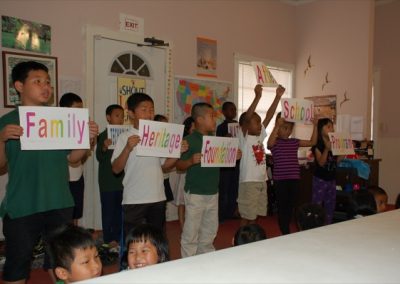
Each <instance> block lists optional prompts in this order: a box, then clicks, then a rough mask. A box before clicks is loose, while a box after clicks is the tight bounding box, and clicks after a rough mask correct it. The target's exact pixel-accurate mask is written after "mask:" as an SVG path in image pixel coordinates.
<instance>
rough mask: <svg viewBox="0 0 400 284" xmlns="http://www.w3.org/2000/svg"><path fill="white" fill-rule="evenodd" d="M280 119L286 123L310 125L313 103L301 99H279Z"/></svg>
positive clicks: (312, 115)
mask: <svg viewBox="0 0 400 284" xmlns="http://www.w3.org/2000/svg"><path fill="white" fill-rule="evenodd" d="M281 105H282V117H283V118H284V119H285V120H287V121H292V122H302V123H306V124H310V123H312V119H313V118H314V103H313V102H312V101H309V100H303V99H286V98H282V99H281Z"/></svg>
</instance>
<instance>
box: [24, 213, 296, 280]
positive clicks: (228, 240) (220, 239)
mask: <svg viewBox="0 0 400 284" xmlns="http://www.w3.org/2000/svg"><path fill="white" fill-rule="evenodd" d="M259 224H260V225H261V226H262V227H263V228H264V229H265V231H266V232H267V237H268V238H273V237H277V236H280V232H279V227H278V223H277V219H276V216H272V217H263V218H260V220H259ZM239 226H240V225H239V220H228V221H225V222H224V223H222V224H220V226H219V230H218V235H217V237H216V239H215V242H214V245H215V248H216V249H217V250H220V249H224V248H229V247H231V246H232V238H233V236H234V234H235V232H236V230H237V229H238V228H239ZM291 229H292V231H293V232H296V231H297V228H296V226H295V224H292V226H291ZM180 235H181V229H180V226H179V223H178V221H171V222H167V237H168V241H169V246H170V257H171V260H174V259H178V258H180V257H181V255H180ZM116 272H118V266H117V265H110V266H103V275H106V274H110V273H116ZM28 283H29V284H52V282H51V280H50V277H49V275H48V274H47V272H45V271H43V270H42V269H34V270H32V271H31V275H30V279H29V281H28Z"/></svg>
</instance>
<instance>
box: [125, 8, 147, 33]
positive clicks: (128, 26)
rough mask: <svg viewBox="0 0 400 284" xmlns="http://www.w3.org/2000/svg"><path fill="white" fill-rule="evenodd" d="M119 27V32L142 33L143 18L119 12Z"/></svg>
mask: <svg viewBox="0 0 400 284" xmlns="http://www.w3.org/2000/svg"><path fill="white" fill-rule="evenodd" d="M119 29H120V31H121V32H133V33H135V34H138V35H144V19H143V18H139V17H135V16H131V15H126V14H122V13H121V14H119Z"/></svg>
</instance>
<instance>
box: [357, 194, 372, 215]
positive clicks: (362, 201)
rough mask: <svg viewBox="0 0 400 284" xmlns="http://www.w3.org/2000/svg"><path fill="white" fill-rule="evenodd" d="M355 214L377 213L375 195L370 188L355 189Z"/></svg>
mask: <svg viewBox="0 0 400 284" xmlns="http://www.w3.org/2000/svg"><path fill="white" fill-rule="evenodd" d="M353 203H354V216H355V215H362V216H369V215H373V214H376V213H377V208H376V201H375V197H374V195H373V194H372V193H371V192H369V191H368V190H359V191H353Z"/></svg>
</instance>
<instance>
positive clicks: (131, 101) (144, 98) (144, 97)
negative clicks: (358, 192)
mask: <svg viewBox="0 0 400 284" xmlns="http://www.w3.org/2000/svg"><path fill="white" fill-rule="evenodd" d="M142 102H152V103H153V105H154V101H153V99H152V98H151V97H150V96H149V95H148V94H145V93H134V94H132V95H130V96H129V98H128V100H127V101H126V104H127V106H128V109H129V110H130V111H135V108H137V106H138V105H139V104H140V103H142Z"/></svg>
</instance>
